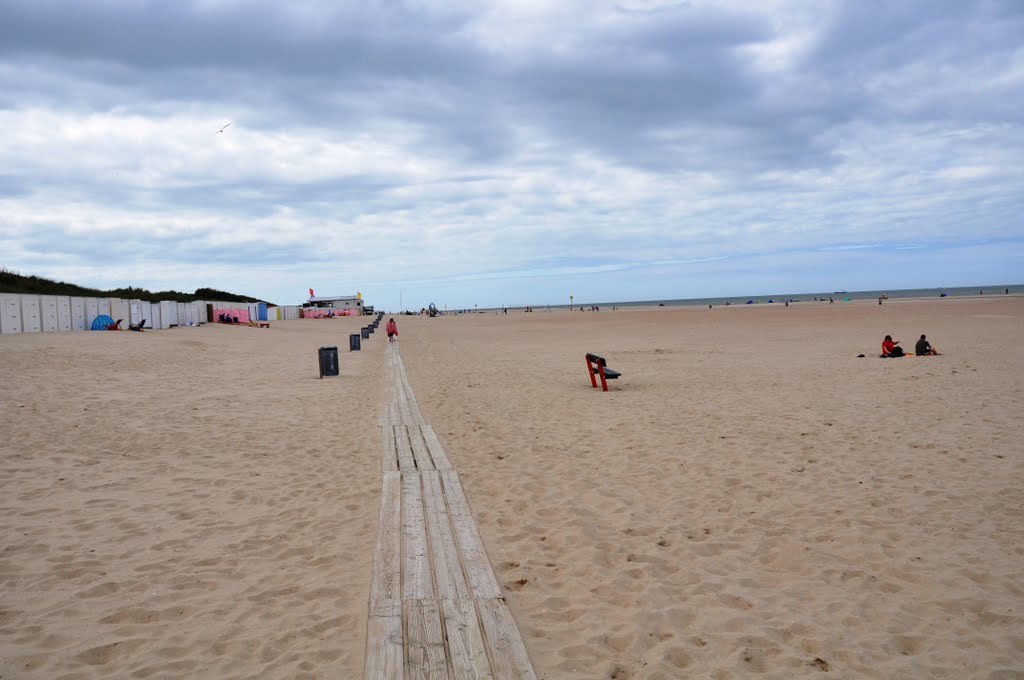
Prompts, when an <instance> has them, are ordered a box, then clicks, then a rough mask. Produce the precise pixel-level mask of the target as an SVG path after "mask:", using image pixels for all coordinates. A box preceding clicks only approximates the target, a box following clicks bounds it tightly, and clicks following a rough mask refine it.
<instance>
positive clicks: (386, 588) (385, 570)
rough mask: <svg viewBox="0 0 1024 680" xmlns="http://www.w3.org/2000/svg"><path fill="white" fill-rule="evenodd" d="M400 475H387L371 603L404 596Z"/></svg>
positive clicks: (382, 494) (374, 560)
mask: <svg viewBox="0 0 1024 680" xmlns="http://www.w3.org/2000/svg"><path fill="white" fill-rule="evenodd" d="M401 489H402V483H401V475H399V473H397V472H386V473H384V483H383V486H382V489H381V494H380V532H379V533H378V534H377V546H376V548H375V549H374V553H373V576H372V578H371V580H370V604H371V606H372V605H377V604H383V603H385V602H389V601H397V600H398V599H399V598H400V597H401V582H402V552H401V551H402V544H401V538H402V533H401V526H402V513H401Z"/></svg>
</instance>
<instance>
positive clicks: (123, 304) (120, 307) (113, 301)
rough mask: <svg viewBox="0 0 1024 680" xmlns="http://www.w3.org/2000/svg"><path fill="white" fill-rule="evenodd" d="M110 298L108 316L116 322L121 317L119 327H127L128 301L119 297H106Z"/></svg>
mask: <svg viewBox="0 0 1024 680" xmlns="http://www.w3.org/2000/svg"><path fill="white" fill-rule="evenodd" d="M107 299H108V300H110V318H111V319H113V320H114V322H115V323H116V322H117V320H118V319H121V328H127V327H128V318H129V314H128V302H127V301H126V300H122V299H121V298H107Z"/></svg>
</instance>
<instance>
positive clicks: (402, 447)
mask: <svg viewBox="0 0 1024 680" xmlns="http://www.w3.org/2000/svg"><path fill="white" fill-rule="evenodd" d="M394 432H395V446H396V449H397V451H398V468H399V469H400V470H401V471H402V472H416V459H415V458H414V457H413V455H412V447H410V446H409V432H408V431H407V430H406V429H405V425H395V429H394Z"/></svg>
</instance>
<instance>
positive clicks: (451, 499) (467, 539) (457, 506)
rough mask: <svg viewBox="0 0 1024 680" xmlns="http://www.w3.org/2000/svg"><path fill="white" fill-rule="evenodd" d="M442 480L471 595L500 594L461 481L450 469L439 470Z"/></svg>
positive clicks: (497, 595)
mask: <svg viewBox="0 0 1024 680" xmlns="http://www.w3.org/2000/svg"><path fill="white" fill-rule="evenodd" d="M439 474H440V475H441V480H442V481H443V483H444V494H445V498H446V499H447V500H448V513H449V514H450V515H451V518H452V527H453V528H454V529H455V540H456V542H457V543H458V546H459V552H460V553H461V554H462V566H463V568H464V569H465V570H466V579H467V581H468V582H469V587H470V589H471V590H472V592H473V597H477V598H483V597H501V588H500V587H498V580H497V579H496V578H495V577H494V570H493V569H491V563H490V562H489V561H488V560H487V553H486V552H485V551H484V544H483V541H481V540H480V534H479V533H478V532H477V529H476V523H475V522H474V521H473V514H472V513H471V512H470V510H469V502H468V501H467V500H466V496H465V495H464V494H463V492H462V484H461V483H460V482H459V476H458V475H457V474H455V471H454V470H449V471H446V472H441V473H439Z"/></svg>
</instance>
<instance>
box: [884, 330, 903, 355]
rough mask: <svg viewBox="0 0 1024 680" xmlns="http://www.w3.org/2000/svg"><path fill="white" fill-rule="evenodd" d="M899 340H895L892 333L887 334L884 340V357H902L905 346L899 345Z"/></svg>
mask: <svg viewBox="0 0 1024 680" xmlns="http://www.w3.org/2000/svg"><path fill="white" fill-rule="evenodd" d="M899 344H900V341H899V340H893V339H892V336H891V335H887V336H885V340H882V356H883V357H901V356H903V348H902V347H900V346H899Z"/></svg>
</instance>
